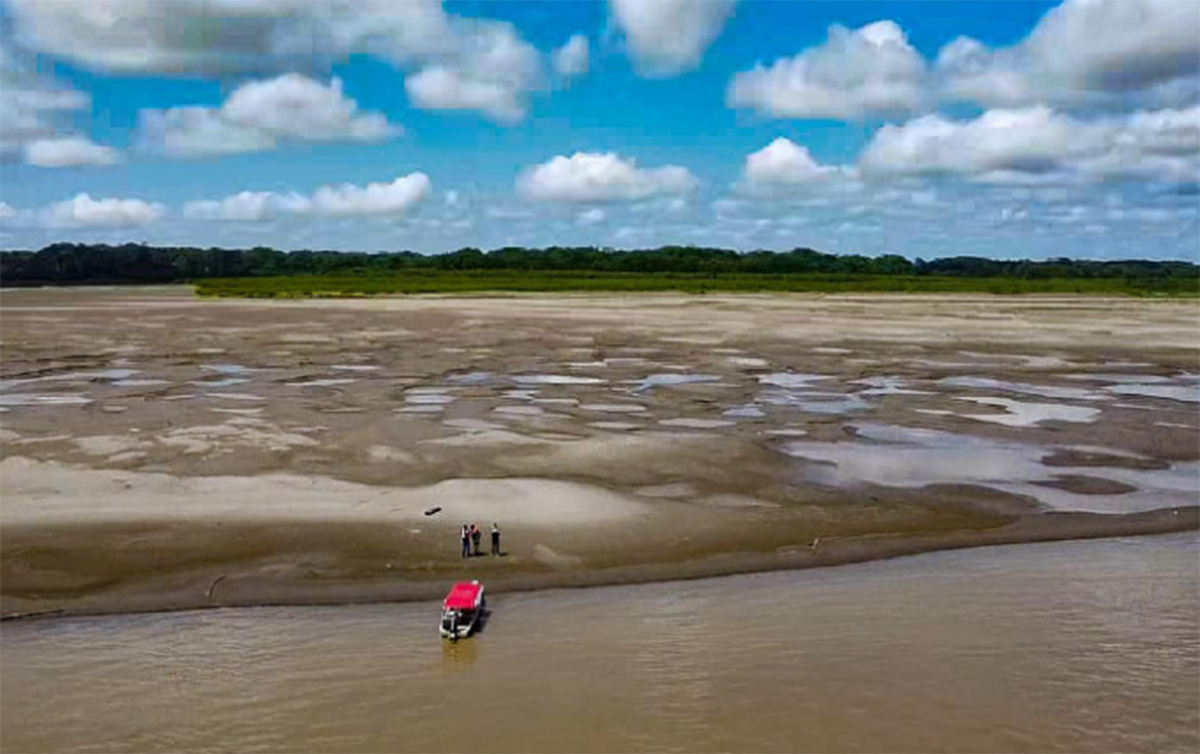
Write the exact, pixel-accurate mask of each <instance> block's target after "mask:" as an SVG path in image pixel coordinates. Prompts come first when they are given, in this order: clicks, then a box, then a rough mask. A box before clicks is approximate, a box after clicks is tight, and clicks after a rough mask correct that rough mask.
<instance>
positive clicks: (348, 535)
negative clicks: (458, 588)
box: [0, 289, 1200, 615]
mask: <svg viewBox="0 0 1200 754" xmlns="http://www.w3.org/2000/svg"><path fill="white" fill-rule="evenodd" d="M1198 314H1200V309H1198V307H1197V304H1196V303H1195V302H1188V301H1171V300H1135V299H1100V298H1083V297H1022V298H1009V297H989V296H836V297H834V296H830V297H821V296H692V297H689V296H677V295H638V296H561V295H560V296H520V297H459V298H454V297H417V298H386V299H372V300H353V301H306V302H304V301H302V302H249V301H229V300H221V301H211V300H198V299H195V298H194V297H192V295H191V293H190V291H189V290H187V289H140V290H134V289H104V290H98V289H90V290H80V289H76V290H67V289H60V290H22V291H5V292H3V293H2V294H0V357H2V358H0V603H2V604H0V609H2V612H3V614H5V615H14V614H31V613H33V614H37V613H44V612H58V611H61V612H67V613H72V612H108V611H118V610H150V609H161V608H174V607H198V606H205V605H232V604H263V603H275V604H280V603H306V602H307V603H322V602H345V601H369V600H388V599H408V598H427V597H431V596H435V595H436V594H437V593H439V592H440V591H442V590H443V589H444V587H445V584H446V582H447V581H448V580H451V579H457V578H462V577H466V576H470V577H474V578H481V579H484V580H486V581H487V583H488V584H489V587H490V588H493V589H498V590H502V589H517V588H535V587H539V586H562V585H574V584H578V585H585V584H600V583H615V582H631V581H648V580H657V579H665V578H677V577H686V576H708V575H718V574H722V573H735V572H744V571H752V570H770V569H778V568H798V567H808V566H817V565H831V564H835V563H839V562H848V561H854V560H868V559H873V558H879V557H888V556H893V555H900V554H908V553H913V552H920V551H924V550H930V549H943V548H951V547H967V546H974V545H981V544H996V543H1001V542H1025V541H1036V540H1041V539H1067V538H1076V537H1095V536H1110V535H1115V534H1137V533H1159V532H1165V531H1177V530H1185V529H1194V528H1196V527H1197V521H1198V518H1197V504H1198V496H1200V492H1198V490H1200V337H1198V336H1200V332H1197V315H1198ZM435 508H439V509H440V510H439V511H438V512H437V513H433V514H431V515H427V514H426V512H427V511H431V510H433V509H435ZM464 521H467V522H476V523H478V524H480V525H481V526H482V527H483V528H484V529H485V531H486V529H487V528H488V527H489V526H490V524H491V522H492V521H496V522H498V523H499V524H500V526H501V529H502V530H503V536H502V549H503V550H504V556H503V557H498V558H493V557H488V556H483V557H478V558H475V557H473V558H469V559H466V560H464V559H462V558H460V556H459V548H458V529H459V526H460V525H461V523H462V522H464ZM485 539H486V535H485ZM487 549H488V548H487V543H486V542H485V543H484V547H483V550H484V552H486V551H487Z"/></svg>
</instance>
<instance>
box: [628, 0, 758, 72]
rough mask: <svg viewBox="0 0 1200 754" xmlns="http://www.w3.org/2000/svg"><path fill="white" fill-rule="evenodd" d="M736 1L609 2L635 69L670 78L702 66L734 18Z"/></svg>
mask: <svg viewBox="0 0 1200 754" xmlns="http://www.w3.org/2000/svg"><path fill="white" fill-rule="evenodd" d="M736 4H737V3H736V0H703V2H696V1H695V0H609V5H610V7H611V9H612V15H613V20H614V21H615V22H616V25H617V27H618V28H619V29H620V30H621V31H622V32H623V33H624V35H625V43H626V46H627V47H628V51H629V55H630V57H631V58H632V59H633V63H634V67H635V68H636V69H637V71H638V72H639V73H640V74H642V75H643V76H650V77H667V76H675V75H677V74H679V73H682V72H684V71H689V70H692V69H694V68H696V67H698V66H699V65H700V60H701V58H702V57H703V56H704V51H705V50H707V49H708V46H709V45H710V44H712V43H713V41H714V40H716V38H717V37H718V36H719V35H720V33H721V30H722V29H724V28H725V24H726V22H728V21H729V18H730V17H731V16H732V15H733V11H734V7H735V5H736Z"/></svg>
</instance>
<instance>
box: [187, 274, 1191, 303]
mask: <svg viewBox="0 0 1200 754" xmlns="http://www.w3.org/2000/svg"><path fill="white" fill-rule="evenodd" d="M1196 288H1197V286H1196V283H1195V281H1191V282H1190V283H1189V282H1188V281H1186V280H1182V279H1176V280H1170V281H1164V282H1163V283H1154V282H1152V281H1128V280H1124V279H1120V278H1095V279H1084V278H1045V279H1032V280H1022V279H1018V278H996V277H991V278H956V277H945V276H900V275H739V274H709V275H704V274H697V273H690V274H689V273H596V272H579V271H576V272H563V271H529V272H520V273H516V272H512V271H507V270H501V271H492V270H470V271H454V270H412V271H409V272H402V273H397V274H392V275H295V276H288V277H269V278H220V279H214V280H202V281H200V282H199V283H198V284H197V287H196V292H197V293H198V294H200V295H202V296H238V297H250V298H343V297H353V296H373V295H380V294H410V293H460V294H461V293H489V292H490V293H501V292H546V293H555V292H557V293H562V292H579V293H586V292H616V293H620V292H628V293H633V292H646V291H679V292H682V293H717V292H729V293H760V292H761V293H766V292H811V293H868V292H882V293H1001V294H1016V293H1086V294H1125V295H1155V294H1157V295H1175V296H1178V295H1197V290H1196Z"/></svg>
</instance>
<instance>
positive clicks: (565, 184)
mask: <svg viewBox="0 0 1200 754" xmlns="http://www.w3.org/2000/svg"><path fill="white" fill-rule="evenodd" d="M697 185H698V181H697V180H696V177H695V176H693V175H692V174H691V172H690V171H689V170H688V169H687V168H683V167H679V166H678V165H666V166H664V167H661V168H639V167H638V166H637V162H636V161H635V160H633V159H625V158H622V157H620V156H619V155H617V154H615V153H613V152H606V153H603V154H602V153H597V152H576V153H575V154H573V155H571V156H570V157H564V156H562V155H559V156H557V157H555V158H553V159H551V160H550V161H548V162H544V163H542V164H541V165H537V166H535V167H533V168H531V169H528V170H526V171H525V172H524V173H522V174H521V175H520V176H519V177H518V178H517V190H518V191H519V192H520V193H521V194H522V195H523V196H525V197H527V198H530V199H536V200H540V201H562V202H603V201H619V200H636V199H645V198H647V197H649V196H653V195H657V194H683V193H688V192H690V191H692V190H694V189H695V188H696V186H697Z"/></svg>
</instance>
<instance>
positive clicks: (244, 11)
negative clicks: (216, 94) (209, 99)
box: [8, 0, 450, 75]
mask: <svg viewBox="0 0 1200 754" xmlns="http://www.w3.org/2000/svg"><path fill="white" fill-rule="evenodd" d="M8 7H9V8H10V10H11V12H12V17H13V21H14V23H15V27H16V32H17V34H18V36H20V37H23V38H27V39H31V40H35V41H36V43H37V45H38V47H39V48H40V49H41V50H43V51H45V52H49V53H51V54H53V55H56V56H59V57H62V58H66V59H68V60H71V61H73V62H75V63H77V64H79V65H82V66H85V67H89V68H93V69H101V70H110V71H118V72H126V73H176V74H202V75H217V74H221V73H226V72H230V71H246V70H262V69H263V68H264V67H267V66H269V65H270V63H271V60H270V59H271V58H272V57H277V56H289V55H293V56H294V55H300V56H304V57H309V58H311V57H313V56H323V55H329V56H336V57H341V56H344V55H346V54H349V53H351V52H357V51H368V50H367V49H366V48H368V47H370V48H372V50H371V51H378V52H386V53H387V54H389V55H390V56H391V57H396V58H399V57H406V56H414V55H425V54H430V53H432V52H435V51H438V50H440V49H442V48H444V47H445V46H446V43H447V39H448V36H449V35H448V31H449V26H450V19H449V18H448V17H447V16H446V14H445V12H444V11H443V10H442V8H441V3H440V2H439V1H438V0H406V2H389V1H388V0H357V1H353V0H351V1H348V0H173V2H171V3H170V4H168V5H164V4H162V3H159V2H147V1H145V0H54V1H53V2H48V3H47V2H43V1H42V0H10V1H9V2H8Z"/></svg>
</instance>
